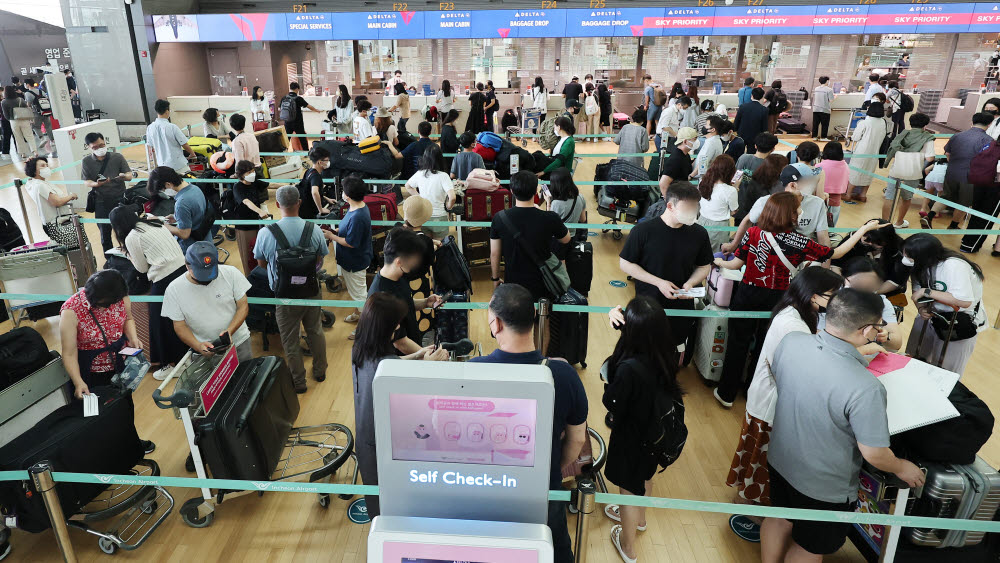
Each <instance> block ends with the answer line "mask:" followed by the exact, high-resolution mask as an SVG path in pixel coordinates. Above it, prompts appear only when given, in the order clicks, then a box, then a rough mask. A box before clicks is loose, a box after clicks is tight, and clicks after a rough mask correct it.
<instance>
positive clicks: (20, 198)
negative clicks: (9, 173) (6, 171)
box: [14, 178, 35, 244]
mask: <svg viewBox="0 0 1000 563" xmlns="http://www.w3.org/2000/svg"><path fill="white" fill-rule="evenodd" d="M23 185H24V182H22V181H21V179H20V178H17V179H15V180H14V188H15V189H14V191H16V192H17V201H18V203H20V204H21V216H22V217H24V230H25V231H27V233H26V234H27V235H28V244H35V237H34V236H32V234H31V223H30V222H29V221H28V208H27V207H25V206H24V192H22V191H21V186H23Z"/></svg>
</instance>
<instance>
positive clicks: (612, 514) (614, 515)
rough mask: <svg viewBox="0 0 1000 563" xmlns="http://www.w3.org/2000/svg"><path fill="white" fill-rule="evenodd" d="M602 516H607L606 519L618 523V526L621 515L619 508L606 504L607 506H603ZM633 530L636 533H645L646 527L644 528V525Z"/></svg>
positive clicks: (615, 505)
mask: <svg viewBox="0 0 1000 563" xmlns="http://www.w3.org/2000/svg"><path fill="white" fill-rule="evenodd" d="M604 515H605V516H607V517H608V518H610V519H612V520H614V521H615V522H618V523H619V524H620V523H621V521H622V515H621V512H619V508H618V505H617V504H608V505H605V506H604ZM635 529H636V530H638V531H640V532H645V531H646V526H644V525H643V526H636V527H635Z"/></svg>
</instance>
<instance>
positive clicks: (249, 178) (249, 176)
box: [243, 172, 257, 182]
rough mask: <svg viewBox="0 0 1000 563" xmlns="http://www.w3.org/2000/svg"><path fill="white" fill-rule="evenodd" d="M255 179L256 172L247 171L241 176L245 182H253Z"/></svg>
mask: <svg viewBox="0 0 1000 563" xmlns="http://www.w3.org/2000/svg"><path fill="white" fill-rule="evenodd" d="M256 179H257V173H256V172H251V173H249V174H247V175H246V176H244V177H243V180H244V181H246V182H253V181H254V180H256Z"/></svg>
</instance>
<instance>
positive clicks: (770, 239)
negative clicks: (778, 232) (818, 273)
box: [761, 230, 799, 280]
mask: <svg viewBox="0 0 1000 563" xmlns="http://www.w3.org/2000/svg"><path fill="white" fill-rule="evenodd" d="M761 232H762V233H764V238H765V239H767V243H768V244H770V245H771V248H772V249H774V254H775V255H776V256H777V257H778V260H781V263H782V264H783V265H784V266H785V267H786V268H788V279H789V280H791V279H792V278H794V277H795V275H796V274H798V273H799V269H798V268H796V267H795V266H792V263H791V262H789V261H788V257H787V256H785V253H784V251H782V250H781V246H779V245H778V240H777V239H775V238H774V233H772V232H770V231H763V230H762V231H761Z"/></svg>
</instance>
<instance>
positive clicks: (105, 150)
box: [94, 147, 108, 158]
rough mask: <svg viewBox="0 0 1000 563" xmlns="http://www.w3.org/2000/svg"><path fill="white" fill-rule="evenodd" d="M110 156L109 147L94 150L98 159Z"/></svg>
mask: <svg viewBox="0 0 1000 563" xmlns="http://www.w3.org/2000/svg"><path fill="white" fill-rule="evenodd" d="M106 154H108V147H101V148H99V149H94V156H96V157H97V158H104V155H106Z"/></svg>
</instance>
